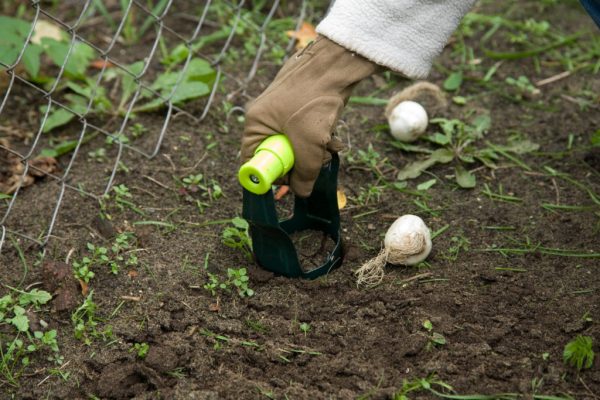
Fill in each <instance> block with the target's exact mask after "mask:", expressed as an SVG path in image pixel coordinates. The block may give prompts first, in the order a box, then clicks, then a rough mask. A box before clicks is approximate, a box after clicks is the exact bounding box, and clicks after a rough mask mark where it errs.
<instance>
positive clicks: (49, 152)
mask: <svg viewBox="0 0 600 400" xmlns="http://www.w3.org/2000/svg"><path fill="white" fill-rule="evenodd" d="M76 147H77V140H65V141H63V142H60V143H59V144H57V145H56V146H54V147H53V148H50V149H48V148H46V149H43V150H42V151H41V152H40V155H42V156H44V157H54V158H57V157H60V156H62V155H65V154H68V153H70V152H72V151H73V150H75V148H76Z"/></svg>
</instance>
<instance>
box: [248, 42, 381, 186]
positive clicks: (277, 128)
mask: <svg viewBox="0 0 600 400" xmlns="http://www.w3.org/2000/svg"><path fill="white" fill-rule="evenodd" d="M379 68H380V67H379V66H378V65H377V64H375V63H373V62H371V61H369V60H367V59H366V58H364V57H361V56H359V55H357V54H354V53H352V52H350V51H349V50H347V49H345V48H344V47H342V46H340V45H338V44H336V43H334V42H332V41H331V40H329V39H327V38H326V37H324V36H318V37H317V39H316V40H315V41H314V42H312V43H311V44H309V45H308V46H307V47H306V48H305V49H303V50H300V51H299V52H298V53H297V54H295V55H293V56H292V58H291V59H290V60H288V61H287V62H286V63H285V65H284V66H283V67H282V68H281V70H280V71H279V73H278V74H277V76H276V77H275V79H274V80H273V82H271V84H270V85H269V87H268V88H267V89H266V90H265V91H264V92H263V93H262V94H261V95H260V96H259V97H258V98H256V100H254V101H253V102H252V103H251V104H250V107H249V108H248V112H247V114H246V126H245V128H244V136H243V137H242V162H246V161H248V160H249V159H250V158H252V156H253V155H254V151H255V149H256V147H257V146H258V145H259V144H260V142H262V141H263V140H264V139H265V138H266V137H267V136H269V135H274V134H277V133H284V134H285V135H287V136H288V138H289V139H290V141H291V142H292V146H293V148H294V156H295V163H294V167H293V169H292V170H291V172H290V177H289V183H290V187H291V189H292V191H293V192H294V193H295V194H296V195H298V196H301V197H307V196H309V195H310V193H311V192H312V190H313V186H314V183H315V180H316V179H317V177H318V176H319V172H320V170H321V166H322V165H323V164H324V163H327V162H328V161H330V160H331V153H330V152H336V151H339V150H340V149H341V148H342V144H341V142H340V141H339V140H337V139H333V140H332V132H333V129H334V128H335V125H336V123H337V120H338V118H339V117H340V114H341V113H342V109H343V108H344V106H345V105H346V102H347V101H348V97H350V93H351V91H352V88H353V87H354V86H355V84H357V83H358V82H359V81H361V80H362V79H364V78H366V77H368V76H369V75H371V74H373V73H374V72H376V71H377V70H378V69H379Z"/></svg>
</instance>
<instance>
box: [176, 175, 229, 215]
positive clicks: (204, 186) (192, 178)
mask: <svg viewBox="0 0 600 400" xmlns="http://www.w3.org/2000/svg"><path fill="white" fill-rule="evenodd" d="M180 183H181V185H182V186H183V189H182V190H181V193H182V194H184V195H186V196H187V199H188V200H189V201H195V202H196V205H197V207H198V211H200V214H202V213H204V208H206V207H208V206H209V205H210V204H209V203H206V202H203V201H200V200H194V198H193V197H192V196H190V195H189V194H190V193H197V192H200V193H202V197H203V198H206V199H207V200H208V201H209V202H210V203H212V202H214V201H215V200H217V199H218V198H220V197H221V196H223V190H222V189H221V186H220V185H219V184H218V183H217V181H215V180H214V179H211V180H210V181H208V180H207V179H206V178H205V177H204V175H203V174H191V175H188V176H186V177H184V178H183V179H181V182H180Z"/></svg>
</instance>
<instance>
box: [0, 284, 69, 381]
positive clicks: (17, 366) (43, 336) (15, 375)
mask: <svg viewBox="0 0 600 400" xmlns="http://www.w3.org/2000/svg"><path fill="white" fill-rule="evenodd" d="M9 289H10V290H11V293H9V294H6V295H4V296H3V297H0V328H2V330H1V331H0V377H1V378H2V381H4V382H6V383H8V384H9V385H11V386H13V387H17V386H19V382H18V381H19V378H20V376H21V375H22V374H23V371H24V370H25V368H26V367H27V366H29V365H30V364H31V363H32V362H33V360H32V357H33V356H34V355H37V354H40V355H46V357H47V359H48V360H49V361H51V362H53V363H55V364H61V363H62V362H63V357H62V356H61V355H60V353H59V347H58V341H57V332H56V330H55V329H46V328H47V326H48V324H47V323H46V322H44V321H40V322H39V324H38V323H36V324H35V325H33V323H32V319H31V316H32V315H33V314H32V313H33V312H34V311H39V310H41V307H42V306H43V305H44V304H46V303H48V301H50V299H51V298H52V296H51V295H50V293H48V292H45V291H43V290H39V289H31V290H30V291H22V290H19V289H15V288H10V287H9ZM38 325H39V327H38Z"/></svg>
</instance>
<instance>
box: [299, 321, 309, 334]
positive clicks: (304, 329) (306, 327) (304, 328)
mask: <svg viewBox="0 0 600 400" xmlns="http://www.w3.org/2000/svg"><path fill="white" fill-rule="evenodd" d="M299 328H300V330H301V331H302V332H303V333H304V336H305V337H306V335H307V334H308V332H309V331H310V325H309V324H308V323H306V322H303V323H301V324H300V325H299Z"/></svg>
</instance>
